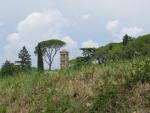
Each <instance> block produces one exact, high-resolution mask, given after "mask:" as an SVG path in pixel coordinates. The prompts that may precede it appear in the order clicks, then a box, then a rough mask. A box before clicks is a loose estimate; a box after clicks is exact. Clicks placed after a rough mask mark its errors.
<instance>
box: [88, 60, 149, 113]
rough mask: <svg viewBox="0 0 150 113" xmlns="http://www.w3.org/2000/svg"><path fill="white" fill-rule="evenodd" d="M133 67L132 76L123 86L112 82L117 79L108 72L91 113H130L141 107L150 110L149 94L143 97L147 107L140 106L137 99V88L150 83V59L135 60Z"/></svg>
mask: <svg viewBox="0 0 150 113" xmlns="http://www.w3.org/2000/svg"><path fill="white" fill-rule="evenodd" d="M132 67H133V68H132V69H133V70H132V75H130V76H128V77H125V82H124V83H121V84H118V83H115V82H113V80H110V77H114V78H115V76H112V75H111V73H109V71H108V73H107V76H105V78H104V84H103V85H101V86H100V87H99V88H98V90H97V96H96V97H95V99H94V100H95V102H94V105H93V107H92V109H91V113H129V112H133V110H137V109H138V108H139V107H143V109H144V108H145V109H147V108H149V105H148V104H149V103H150V100H147V99H149V98H147V96H148V92H147V94H144V95H147V96H143V97H142V102H143V103H144V104H145V106H143V103H142V104H140V105H139V103H138V102H137V99H139V98H140V97H136V95H137V94H136V92H135V87H137V85H139V83H142V85H144V84H145V83H148V84H149V83H150V59H149V58H148V59H146V60H141V59H139V60H135V61H134V62H133V63H132ZM142 85H141V86H142ZM141 86H140V87H141ZM148 91H149V90H148ZM133 105H134V108H133ZM147 105H148V106H147ZM135 108H136V109H135ZM145 111H146V110H145ZM142 112H144V111H142ZM144 113H145V112H144Z"/></svg>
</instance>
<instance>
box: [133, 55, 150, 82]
mask: <svg viewBox="0 0 150 113" xmlns="http://www.w3.org/2000/svg"><path fill="white" fill-rule="evenodd" d="M133 69H134V72H133V74H134V75H135V76H133V78H132V79H133V81H134V82H137V81H141V82H142V83H145V82H150V58H149V59H146V60H144V61H141V62H135V63H134V64H133Z"/></svg>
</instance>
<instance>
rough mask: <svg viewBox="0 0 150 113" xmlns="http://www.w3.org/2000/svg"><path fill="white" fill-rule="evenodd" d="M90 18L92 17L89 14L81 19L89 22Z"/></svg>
mask: <svg viewBox="0 0 150 113" xmlns="http://www.w3.org/2000/svg"><path fill="white" fill-rule="evenodd" d="M89 18H90V15H89V14H85V15H83V16H82V17H81V20H83V21H85V20H88V19H89Z"/></svg>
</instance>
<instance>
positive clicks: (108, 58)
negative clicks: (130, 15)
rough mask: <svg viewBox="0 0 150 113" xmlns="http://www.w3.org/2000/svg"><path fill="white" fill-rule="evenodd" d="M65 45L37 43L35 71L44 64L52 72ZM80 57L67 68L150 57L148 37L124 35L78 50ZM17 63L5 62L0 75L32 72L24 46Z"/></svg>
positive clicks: (42, 68)
mask: <svg viewBox="0 0 150 113" xmlns="http://www.w3.org/2000/svg"><path fill="white" fill-rule="evenodd" d="M65 45H66V43H65V42H63V41H61V40H56V39H52V40H46V41H42V42H39V43H38V44H37V46H36V47H35V51H34V53H35V55H36V56H37V70H38V71H40V72H41V71H44V62H45V63H46V64H47V65H48V67H49V70H52V64H53V61H54V58H55V56H56V54H57V53H58V51H59V50H60V49H61V48H62V47H63V46H65ZM80 50H81V51H82V56H79V57H76V58H75V59H72V60H70V61H69V67H73V68H76V67H77V68H79V67H80V66H84V65H87V64H99V65H100V64H106V63H110V62H113V61H118V60H124V59H133V58H135V57H138V56H146V55H150V35H144V36H140V37H138V38H134V37H131V36H129V35H125V36H124V37H123V40H122V42H120V43H110V44H107V45H105V46H102V47H99V48H80ZM18 58H19V60H18V61H15V63H11V62H10V61H6V62H5V63H4V64H3V65H2V68H1V71H0V73H1V75H14V74H15V73H18V72H20V71H28V70H32V60H31V55H30V54H29V52H28V50H27V49H26V47H25V46H23V48H22V49H21V50H20V52H19V54H18Z"/></svg>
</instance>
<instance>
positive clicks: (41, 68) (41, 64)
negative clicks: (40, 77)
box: [37, 43, 44, 71]
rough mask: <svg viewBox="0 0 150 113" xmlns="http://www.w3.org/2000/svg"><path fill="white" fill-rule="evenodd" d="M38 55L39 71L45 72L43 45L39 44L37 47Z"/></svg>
mask: <svg viewBox="0 0 150 113" xmlns="http://www.w3.org/2000/svg"><path fill="white" fill-rule="evenodd" d="M37 55H38V59H37V60H38V61H37V64H38V71H43V70H44V65H43V54H42V48H41V44H40V43H39V44H38V46H37Z"/></svg>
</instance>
